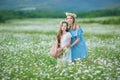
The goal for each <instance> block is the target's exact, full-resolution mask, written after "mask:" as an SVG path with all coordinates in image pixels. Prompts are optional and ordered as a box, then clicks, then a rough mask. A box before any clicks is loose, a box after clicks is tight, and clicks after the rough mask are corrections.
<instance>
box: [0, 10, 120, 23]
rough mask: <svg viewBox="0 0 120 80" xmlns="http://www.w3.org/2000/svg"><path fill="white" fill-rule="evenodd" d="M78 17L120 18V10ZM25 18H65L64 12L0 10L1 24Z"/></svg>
mask: <svg viewBox="0 0 120 80" xmlns="http://www.w3.org/2000/svg"><path fill="white" fill-rule="evenodd" d="M76 14H77V15H78V17H82V18H91V17H104V16H120V9H104V10H94V11H88V12H76ZM24 18H65V14H64V13H63V12H55V11H49V10H48V11H45V10H34V11H30V10H28V11H15V10H0V22H5V21H7V20H9V19H24Z"/></svg>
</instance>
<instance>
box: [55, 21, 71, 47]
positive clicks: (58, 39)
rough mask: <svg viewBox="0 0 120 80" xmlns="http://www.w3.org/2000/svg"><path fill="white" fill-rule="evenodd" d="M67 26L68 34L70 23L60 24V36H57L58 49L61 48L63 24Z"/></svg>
mask: <svg viewBox="0 0 120 80" xmlns="http://www.w3.org/2000/svg"><path fill="white" fill-rule="evenodd" d="M64 23H65V24H66V31H67V32H68V30H69V29H68V23H67V22H66V21H62V22H61V23H60V27H59V31H58V34H57V43H58V47H60V43H61V36H62V35H63V31H62V26H63V24H64Z"/></svg>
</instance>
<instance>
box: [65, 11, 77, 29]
mask: <svg viewBox="0 0 120 80" xmlns="http://www.w3.org/2000/svg"><path fill="white" fill-rule="evenodd" d="M65 14H66V16H71V17H72V18H73V25H72V26H71V27H70V28H69V29H72V30H75V29H76V28H77V24H76V19H75V18H76V17H77V15H76V14H75V13H68V12H66V13H65Z"/></svg>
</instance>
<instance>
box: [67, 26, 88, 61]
mask: <svg viewBox="0 0 120 80" xmlns="http://www.w3.org/2000/svg"><path fill="white" fill-rule="evenodd" d="M69 32H70V33H71V35H72V38H71V44H72V43H73V42H74V41H75V40H76V39H77V38H80V41H79V42H78V43H77V44H75V45H74V46H73V47H71V57H72V61H73V60H76V59H83V58H85V57H86V56H87V54H88V51H87V47H86V44H85V40H84V38H83V35H82V33H83V30H82V28H81V27H80V28H78V29H76V30H69Z"/></svg>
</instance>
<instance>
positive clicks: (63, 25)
mask: <svg viewBox="0 0 120 80" xmlns="http://www.w3.org/2000/svg"><path fill="white" fill-rule="evenodd" d="M61 28H62V31H66V29H67V24H66V23H63V24H62V27H61Z"/></svg>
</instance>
